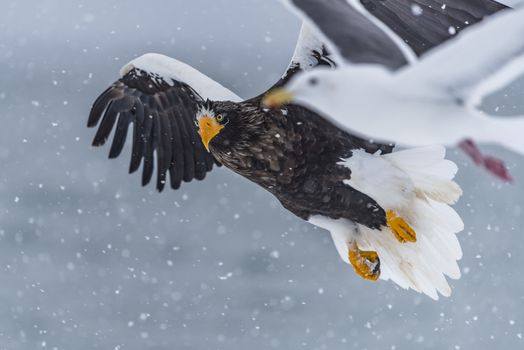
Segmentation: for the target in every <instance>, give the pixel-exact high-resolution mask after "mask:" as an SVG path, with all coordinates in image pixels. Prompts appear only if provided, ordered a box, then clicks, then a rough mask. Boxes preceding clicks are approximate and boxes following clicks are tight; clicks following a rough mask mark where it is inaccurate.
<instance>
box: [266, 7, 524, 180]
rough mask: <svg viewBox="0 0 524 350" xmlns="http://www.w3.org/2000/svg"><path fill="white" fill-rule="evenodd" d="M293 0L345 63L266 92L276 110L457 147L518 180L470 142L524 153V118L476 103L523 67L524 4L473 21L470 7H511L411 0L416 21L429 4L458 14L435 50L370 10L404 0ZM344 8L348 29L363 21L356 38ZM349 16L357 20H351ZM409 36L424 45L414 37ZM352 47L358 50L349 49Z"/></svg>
mask: <svg viewBox="0 0 524 350" xmlns="http://www.w3.org/2000/svg"><path fill="white" fill-rule="evenodd" d="M287 3H288V4H289V5H292V6H293V7H294V8H296V9H297V12H299V14H300V16H302V17H305V18H307V20H309V21H312V22H313V23H314V24H315V25H316V28H317V30H318V31H320V32H321V33H322V35H323V38H324V40H326V42H327V43H329V44H330V46H329V49H330V50H332V51H333V52H338V53H339V56H340V60H342V61H343V62H342V63H340V62H338V61H337V63H339V64H338V69H336V70H331V71H326V70H315V71H312V72H308V73H307V74H299V75H297V76H296V77H294V79H292V80H291V81H290V82H289V83H288V84H287V85H286V86H285V88H284V89H278V90H275V91H274V92H272V93H270V94H268V96H267V97H266V99H265V104H266V105H268V106H272V107H275V106H279V105H281V104H282V103H285V102H290V101H293V102H294V103H296V104H300V105H302V106H305V107H307V108H310V109H312V110H314V111H316V112H318V113H319V114H321V115H324V116H326V117H328V118H329V119H330V120H331V121H332V122H333V123H335V124H336V125H338V126H339V127H341V128H345V129H346V130H348V131H350V132H352V133H355V134H357V135H360V136H363V137H364V136H366V137H370V138H372V139H373V140H376V141H379V142H388V141H391V140H395V141H396V142H397V143H398V144H399V145H402V146H407V147H413V146H424V145H431V144H443V145H446V146H453V145H456V144H459V147H460V148H461V149H462V150H464V151H465V152H466V153H467V154H468V155H469V156H470V157H471V158H472V159H473V160H474V162H475V163H476V164H478V165H482V166H484V167H485V168H487V169H488V170H489V171H490V172H492V173H493V174H495V175H496V176H498V177H500V178H502V179H503V180H506V181H511V180H512V178H511V176H510V175H509V173H508V171H507V169H506V168H505V166H504V165H503V163H502V162H501V161H499V160H497V159H495V158H493V157H490V156H484V155H482V154H481V153H480V150H479V149H478V147H477V146H476V144H475V142H473V140H475V141H476V142H482V143H495V144H499V145H502V146H504V147H506V148H508V149H510V150H512V151H515V152H518V153H524V139H523V138H522V136H521V133H522V132H523V131H524V119H522V118H495V117H490V116H487V115H485V114H484V113H482V112H480V111H479V110H478V106H479V104H480V102H481V101H482V98H483V97H484V96H486V95H488V94H490V93H492V92H494V91H496V90H498V89H500V88H502V87H504V86H505V85H506V84H509V83H510V82H511V81H512V80H513V79H516V78H517V77H518V74H519V73H521V72H522V69H521V68H522V66H524V64H522V61H523V58H522V54H523V52H522V51H524V48H523V45H522V43H521V41H522V37H523V34H524V31H523V28H524V16H523V15H522V12H523V10H522V9H517V10H515V11H502V12H501V13H498V14H496V15H494V16H491V17H490V18H489V19H488V20H486V21H484V22H483V23H482V24H476V25H474V26H471V24H474V23H473V22H472V21H471V20H470V19H469V17H468V16H467V15H464V12H463V10H464V9H473V8H475V10H478V8H483V7H484V8H486V9H487V12H490V13H494V12H498V11H499V10H502V9H504V8H505V7H504V6H503V5H501V4H498V3H495V2H487V1H460V2H454V1H449V2H447V3H445V4H444V3H443V4H442V6H441V7H437V6H433V7H430V6H426V7H424V6H423V5H422V3H427V2H417V1H412V2H411V13H409V11H408V9H404V11H403V15H404V17H407V18H409V17H410V16H411V18H412V20H411V22H410V23H411V24H412V25H420V24H421V23H424V21H426V20H428V19H431V16H429V15H428V16H424V14H425V13H427V12H428V11H429V12H431V13H433V12H445V13H450V14H451V13H453V14H454V15H457V17H456V18H454V20H453V21H450V22H449V23H448V24H449V26H448V27H446V28H447V29H446V31H445V32H441V35H445V36H448V37H450V38H451V37H452V38H453V39H454V40H450V41H447V42H446V43H444V44H443V45H440V46H438V47H436V48H434V47H435V46H431V47H428V46H427V45H420V46H417V45H411V42H410V41H408V40H406V39H405V37H403V36H402V34H403V32H402V30H406V31H407V30H409V29H410V27H406V26H399V27H394V26H391V23H390V20H391V18H393V16H388V17H386V18H385V19H383V18H380V17H379V18H377V17H375V16H373V14H375V13H374V11H375V12H379V13H385V12H386V11H388V10H389V11H390V10H391V9H392V8H396V7H397V6H400V7H401V6H402V5H399V4H398V3H397V2H396V1H369V2H364V3H361V2H358V1H352V0H349V1H346V0H341V1H339V0H328V1H327V2H326V3H325V4H323V3H321V2H319V1H315V0H304V1H291V0H290V1H287ZM433 5H435V4H433ZM405 6H407V4H405ZM342 10H343V11H346V13H345V17H344V18H346V19H348V20H347V23H348V26H346V27H351V24H352V25H353V26H357V27H358V28H359V31H358V35H357V34H355V35H353V36H350V34H349V33H345V32H344V33H340V31H341V30H340V29H339V28H343V27H344V25H343V23H342V22H341V23H337V22H336V19H337V18H338V17H340V13H341V11H342ZM351 16H353V17H354V20H352V21H351V23H349V22H350V21H349V18H350V17H351ZM333 18H334V19H335V20H333ZM381 21H382V22H381ZM435 21H437V20H435ZM357 23H358V24H357ZM464 24H468V25H470V27H468V26H466V28H463V29H465V30H463V31H461V32H460V33H459V30H458V29H459V28H458V26H464ZM388 26H389V27H392V28H395V29H397V30H392V29H390V28H389V27H388ZM399 28H400V29H399ZM350 30H351V31H352V32H353V33H355V32H356V31H355V30H354V28H350V29H347V31H350ZM501 33H504V34H503V37H504V40H501ZM346 38H347V41H346V40H344V39H346ZM411 40H413V41H414V42H417V43H419V42H420V43H423V42H422V41H419V40H418V39H417V38H413V39H411ZM348 43H349V44H348ZM348 45H349V46H348ZM351 47H358V48H359V50H356V51H357V52H356V53H355V52H352V51H351V50H350V48H351ZM431 48H434V49H433V50H430V49H431ZM428 51H429V52H428Z"/></svg>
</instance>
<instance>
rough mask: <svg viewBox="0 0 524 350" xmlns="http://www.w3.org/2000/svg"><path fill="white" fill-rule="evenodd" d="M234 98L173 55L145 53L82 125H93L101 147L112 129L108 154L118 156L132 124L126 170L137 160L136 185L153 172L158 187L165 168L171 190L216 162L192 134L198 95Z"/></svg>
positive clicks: (202, 174) (163, 180) (199, 176)
mask: <svg viewBox="0 0 524 350" xmlns="http://www.w3.org/2000/svg"><path fill="white" fill-rule="evenodd" d="M207 98H209V99H213V100H233V101H240V100H241V98H240V97H238V96H237V95H235V94H234V93H232V92H231V91H229V90H228V89H226V88H224V87H223V86H221V85H220V84H218V83H217V82H215V81H213V80H212V79H210V78H208V77H207V76H205V75H203V74H202V73H200V72H199V71H197V70H195V69H194V68H192V67H190V66H188V65H186V64H184V63H182V62H179V61H177V60H175V59H172V58H169V57H166V56H163V55H158V54H147V55H144V56H141V57H139V58H137V59H135V60H133V61H131V62H130V63H129V64H127V65H126V66H125V67H124V68H122V70H121V78H120V79H119V80H117V81H116V82H114V83H113V84H112V85H111V86H110V87H109V88H108V89H107V90H106V91H104V92H103V93H102V94H101V95H100V96H99V97H98V98H97V100H96V101H95V102H94V104H93V107H92V109H91V113H90V115H89V120H88V126H89V127H95V126H97V125H99V126H98V131H97V133H96V135H95V137H94V140H93V145H94V146H101V145H103V144H104V143H105V142H106V141H107V139H108V138H109V135H110V133H111V131H112V129H113V128H114V127H115V125H116V128H115V132H114V137H113V142H112V145H111V149H110V151H109V158H116V157H118V156H119V155H120V153H121V151H122V149H123V147H124V144H125V141H126V137H127V133H128V129H129V125H130V124H133V142H132V153H131V163H130V167H129V172H130V173H133V172H135V171H136V170H138V169H139V167H140V164H141V163H143V172H142V185H144V186H145V185H147V184H148V183H149V182H150V180H151V178H152V176H153V172H154V167H155V160H154V158H155V156H154V154H155V153H156V166H157V185H156V187H157V189H158V190H159V191H162V190H163V189H164V186H165V183H166V177H167V173H168V172H169V177H170V183H171V187H172V188H173V189H177V188H179V187H180V185H181V183H182V181H185V182H189V181H191V180H193V179H198V180H202V179H204V177H205V176H206V173H207V172H209V171H211V169H212V168H213V165H214V164H215V163H216V160H215V159H214V158H213V156H212V155H211V154H210V153H208V152H207V151H206V149H205V148H204V146H203V144H202V142H201V141H200V138H199V136H198V134H197V131H196V127H195V124H194V117H195V115H196V111H197V108H198V103H199V102H202V101H203V100H204V99H207Z"/></svg>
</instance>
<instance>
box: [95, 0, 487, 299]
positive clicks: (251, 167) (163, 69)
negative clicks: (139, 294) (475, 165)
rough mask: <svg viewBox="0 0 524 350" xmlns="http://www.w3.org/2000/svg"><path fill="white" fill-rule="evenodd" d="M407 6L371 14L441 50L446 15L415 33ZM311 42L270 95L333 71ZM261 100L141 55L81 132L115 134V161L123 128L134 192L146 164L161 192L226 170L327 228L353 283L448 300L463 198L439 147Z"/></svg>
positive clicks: (307, 34) (330, 57)
mask: <svg viewBox="0 0 524 350" xmlns="http://www.w3.org/2000/svg"><path fill="white" fill-rule="evenodd" d="M364 2H366V1H364ZM410 2H411V1H408V0H397V3H398V4H399V5H403V6H400V7H394V8H393V9H392V10H390V11H389V12H387V13H385V14H384V15H381V14H380V13H379V14H377V15H378V17H379V18H380V17H383V16H386V17H388V18H393V19H392V20H391V22H390V24H389V25H391V28H397V25H399V26H400V27H401V28H405V29H406V31H405V37H404V38H405V40H406V41H407V42H408V43H409V44H410V45H412V47H413V48H414V49H420V50H426V49H427V48H429V47H432V46H435V45H439V44H440V43H442V42H443V41H445V40H446V39H447V38H446V37H445V36H442V35H441V34H440V33H441V32H442V31H443V30H444V29H443V28H442V25H444V26H447V23H448V22H449V21H451V20H453V18H454V17H453V16H451V15H450V14H448V13H447V12H439V13H437V14H436V15H433V14H431V15H430V16H429V18H425V16H426V15H425V14H424V13H423V14H421V16H419V18H420V19H423V18H425V20H424V21H423V22H421V24H423V27H421V28H417V27H416V26H415V27H413V28H408V27H405V22H404V20H402V19H401V17H395V16H397V15H398V16H403V11H404V10H405V7H406V4H408V3H410ZM433 2H435V3H439V4H440V5H439V6H443V5H444V1H443V0H433ZM454 2H455V1H449V0H446V1H445V3H448V4H449V3H454ZM456 2H457V3H461V1H456ZM473 9H474V10H475V11H473V12H472V13H474V15H469V12H467V11H466V12H464V14H463V15H464V16H468V18H470V17H471V19H470V20H471V22H472V23H474V22H477V21H479V20H481V19H482V17H483V16H484V15H488V14H491V13H492V11H494V10H493V9H492V8H480V7H479V8H477V7H473ZM427 14H428V15H429V12H427ZM439 23H442V25H441V24H439ZM314 33H315V30H314V29H313V28H312V27H310V24H308V23H305V24H304V25H303V27H302V30H301V32H300V36H299V39H298V42H297V46H296V49H295V53H294V55H293V57H292V59H291V63H290V65H289V67H288V69H287V70H286V72H285V74H284V75H283V77H282V78H281V79H280V80H279V81H278V82H276V83H275V85H274V86H273V87H272V88H278V87H282V86H284V85H285V84H286V83H288V82H289V80H290V79H293V78H294V77H295V76H296V75H297V74H298V73H299V72H302V71H309V70H317V69H322V67H324V68H331V69H332V68H333V67H334V66H335V65H336V62H335V60H337V59H338V58H337V57H338V53H335V54H330V52H329V51H328V50H327V48H326V46H325V45H324V44H323V40H322V38H319V37H318V36H317V35H315V34H314ZM415 39H416V40H415ZM357 49H358V47H357ZM264 96H265V93H264V94H261V95H259V96H255V97H252V98H249V99H242V98H241V97H239V96H238V95H236V94H235V93H234V92H232V91H230V90H228V89H227V88H225V87H224V86H222V85H220V84H219V83H218V82H216V81H213V80H212V79H210V78H209V77H207V76H206V75H204V74H203V73H201V72H199V71H197V70H196V69H194V68H192V67H191V66H189V65H187V64H185V63H183V62H180V61H178V60H176V59H173V58H169V57H167V56H164V55H160V54H146V55H143V56H141V57H138V58H136V59H134V60H132V61H131V62H129V63H128V64H126V65H125V66H124V67H123V68H122V69H121V71H120V78H119V79H118V80H116V81H115V82H114V83H113V84H111V85H110V86H109V87H108V88H107V89H106V90H105V91H104V92H103V93H102V94H101V95H100V96H99V97H98V98H97V99H96V101H95V102H94V104H93V106H92V109H91V112H90V115H89V119H88V123H87V124H88V126H89V127H95V126H98V130H97V132H96V134H95V136H94V140H93V145H94V146H101V145H104V144H105V143H106V142H107V141H108V139H109V137H110V134H111V133H112V130H114V136H113V141H112V143H111V147H110V150H109V157H110V158H116V157H118V156H119V155H120V154H121V153H122V151H123V148H124V145H125V141H126V138H127V134H128V132H130V131H129V128H130V125H131V124H133V129H132V132H130V133H132V135H133V136H132V142H131V143H132V149H131V161H130V167H129V171H130V173H133V172H135V171H137V170H138V169H139V168H140V166H141V165H142V185H144V186H145V185H147V184H148V183H149V182H150V181H151V179H152V178H153V175H154V172H155V167H156V188H157V189H158V190H159V191H162V190H163V189H164V188H165V187H166V185H167V184H168V183H169V185H170V187H171V188H173V189H178V188H179V187H180V186H181V184H182V183H183V182H189V181H192V180H194V179H197V180H203V179H204V178H205V177H206V174H207V173H208V172H209V171H211V170H212V169H213V168H214V167H215V166H220V165H222V166H225V167H227V168H229V169H231V170H232V171H234V172H235V173H237V174H240V175H241V176H243V177H245V178H247V179H249V180H250V181H252V182H254V183H255V184H258V185H259V186H261V187H262V188H264V189H266V190H267V191H269V192H270V193H271V194H273V195H274V196H275V197H276V198H277V199H278V200H279V201H280V203H281V204H282V206H283V207H284V208H286V209H287V210H288V211H290V212H291V213H293V214H294V215H296V216H298V217H299V218H302V219H304V220H307V221H308V222H310V223H312V224H314V225H317V226H319V227H320V228H324V229H326V230H328V231H330V233H331V236H332V238H333V240H334V243H335V246H336V248H337V251H338V252H339V254H340V257H341V258H342V260H343V261H345V262H346V263H348V264H350V265H351V266H352V267H353V269H354V271H355V272H356V273H357V274H358V275H359V276H361V277H362V278H364V279H366V280H370V281H376V280H378V279H379V278H380V279H383V280H388V279H391V280H392V281H394V282H395V283H397V284H398V285H400V286H401V287H403V288H412V289H414V290H416V291H418V292H422V293H425V294H427V295H428V296H430V297H432V298H434V299H437V298H438V293H440V294H441V295H444V296H448V295H450V293H451V288H450V286H449V284H448V282H447V280H446V277H445V276H448V277H450V278H455V279H456V278H459V277H460V270H459V267H458V264H457V260H458V259H460V257H461V255H462V251H461V247H460V244H459V242H458V240H457V237H456V233H458V232H460V231H461V230H462V229H463V227H464V226H463V223H462V220H461V218H460V216H459V215H458V214H457V213H456V212H455V211H454V210H453V209H452V208H451V205H452V204H453V203H455V202H456V201H457V200H458V198H459V197H460V196H461V194H462V191H461V189H460V187H459V186H458V185H457V184H456V183H455V182H454V181H453V178H454V176H455V174H456V172H457V167H456V165H455V164H454V163H453V162H451V161H449V160H446V159H445V148H444V147H442V146H429V147H422V148H414V149H407V150H401V151H397V150H396V149H395V146H394V145H393V144H391V143H380V142H376V141H370V140H369V138H368V137H360V136H357V135H356V134H353V133H351V132H348V131H347V130H346V129H345V128H341V127H340V126H338V125H337V124H336V123H333V122H332V121H331V120H330V119H329V118H325V117H323V116H322V115H320V114H318V113H316V112H314V111H312V110H310V109H308V108H304V107H302V106H299V105H295V104H290V105H288V106H286V107H283V108H279V109H267V108H264V107H263V106H262V104H261V102H262V99H263V98H264Z"/></svg>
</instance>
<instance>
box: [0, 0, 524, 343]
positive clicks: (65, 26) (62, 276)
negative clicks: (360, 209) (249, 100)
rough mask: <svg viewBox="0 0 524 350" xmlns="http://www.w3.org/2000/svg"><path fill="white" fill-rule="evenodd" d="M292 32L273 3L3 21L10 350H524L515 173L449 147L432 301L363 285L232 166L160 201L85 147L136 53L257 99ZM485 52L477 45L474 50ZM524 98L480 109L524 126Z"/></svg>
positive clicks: (0, 199)
mask: <svg viewBox="0 0 524 350" xmlns="http://www.w3.org/2000/svg"><path fill="white" fill-rule="evenodd" d="M299 26H300V23H299V22H298V21H297V20H296V19H295V18H294V17H293V16H292V15H290V14H289V13H288V12H286V10H285V9H284V8H283V7H282V6H281V5H280V4H279V3H278V2H277V1H268V0H196V1H195V0H193V1H181V0H176V1H175V0H171V1H160V0H158V1H151V2H149V3H148V5H147V6H144V2H143V1H124V0H118V1H117V0H111V1H102V0H96V1H89V2H87V1H79V0H71V1H67V2H66V1H59V0H40V1H14V0H7V1H4V3H3V9H2V11H1V12H0V77H1V78H0V106H1V108H0V121H1V123H2V127H1V128H0V283H1V285H2V287H1V288H0V314H1V315H3V316H2V317H1V318H0V350H7V349H28V350H33V349H39V348H42V349H60V350H62V349H120V350H124V349H125V350H127V349H129V350H135V349H136V350H138V349H158V350H160V349H162V350H164V349H166V350H167V349H228V350H229V349H247V348H249V349H253V350H256V349H272V348H275V349H279V348H281V349H406V348H417V349H472V348H476V349H493V348H506V349H517V348H522V347H523V346H524V340H523V339H522V338H523V337H524V278H523V277H522V266H524V257H523V256H522V254H521V252H522V251H523V243H524V237H523V227H524V216H523V215H524V213H523V210H524V208H523V199H522V198H524V187H523V184H524V160H523V159H522V157H519V156H518V155H516V154H512V153H510V152H508V151H505V150H503V149H501V148H498V147H489V146H485V147H484V149H486V150H487V151H490V152H492V153H493V154H495V155H498V156H500V157H503V158H504V159H505V160H506V161H507V163H508V165H509V167H510V168H511V171H512V173H513V175H514V176H515V177H516V179H517V180H516V182H515V184H513V185H507V184H502V183H500V182H498V181H497V180H495V179H493V178H491V177H489V176H488V175H486V174H485V173H484V172H483V171H481V170H480V169H477V168H475V167H473V166H472V165H471V163H470V162H469V161H468V160H467V159H466V158H465V156H464V155H462V154H461V153H460V152H457V151H456V150H455V149H450V150H449V156H450V158H452V159H453V160H454V161H456V162H457V163H458V164H459V167H460V172H459V175H458V182H459V183H460V184H461V185H462V187H463V189H464V193H465V194H464V196H463V198H462V199H461V201H460V203H459V204H458V205H457V210H458V211H459V213H460V214H461V215H462V217H463V218H464V221H465V224H466V229H465V230H464V232H463V233H461V234H460V240H461V243H462V246H463V250H464V258H463V260H462V261H461V262H460V266H461V269H462V271H463V277H462V279H460V280H459V281H452V286H453V295H452V297H451V298H449V299H444V300H440V301H438V302H434V301H432V300H430V299H429V298H427V297H425V296H422V295H419V294H417V293H414V292H411V291H404V290H399V289H398V288H397V287H396V286H395V285H393V284H392V283H391V282H384V281H381V282H378V283H376V284H370V283H366V282H365V281H362V280H360V279H359V278H357V277H356V276H355V274H354V273H353V271H352V270H351V268H350V267H349V266H347V265H345V264H344V263H343V262H341V261H340V260H339V257H338V255H337V253H336V251H335V249H334V247H333V246H332V243H331V240H330V238H329V236H328V234H327V233H325V232H323V231H320V230H317V229H315V228H313V227H312V226H310V225H308V224H307V223H304V222H302V221H301V220H299V219H297V218H295V217H293V216H292V215H291V214H289V213H287V212H286V211H284V210H283V209H282V208H281V207H280V205H279V204H278V203H277V202H276V201H275V199H273V198H272V197H271V196H270V195H269V194H267V193H265V192H264V191H263V190H261V189H259V188H258V187H256V186H255V185H254V184H251V183H249V182H248V181H246V180H244V179H242V178H240V177H238V176H236V175H235V174H233V173H232V172H229V171H227V170H226V169H218V170H216V171H214V172H213V173H211V174H210V175H209V177H208V179H207V180H206V181H204V182H197V183H191V184H186V185H184V186H183V188H182V189H181V190H180V191H177V192H173V191H165V192H164V193H162V194H158V193H156V192H155V191H154V188H153V187H152V186H150V187H147V188H141V187H140V185H139V183H140V176H139V175H131V176H130V175H127V173H126V171H127V167H128V161H129V158H128V157H129V147H128V148H127V150H125V151H124V153H123V156H121V159H118V160H115V161H109V160H107V152H108V149H107V148H104V149H93V148H91V147H90V142H91V138H92V136H93V135H94V131H93V130H88V129H86V128H85V124H86V120H87V114H88V112H89V108H90V105H91V103H92V101H93V100H94V98H96V96H97V95H98V94H99V93H100V92H101V91H102V90H104V89H105V88H106V86H107V85H108V84H109V83H111V82H112V81H113V80H115V79H116V78H117V76H118V75H117V74H118V70H119V69H120V67H121V66H122V65H123V64H125V63H126V62H127V61H129V60H130V59H132V58H133V57H135V56H137V55H140V54H143V53H146V52H160V53H164V54H168V55H170V56H173V57H176V58H177V59H180V60H183V61H185V62H187V63H189V64H191V65H193V66H194V67H196V68H198V69H200V70H201V71H202V72H204V73H206V74H208V75H210V76H211V77H213V78H215V79H217V80H218V81H220V82H221V83H223V84H224V85H226V86H227V87H229V88H231V89H232V90H234V91H236V92H238V93H239V94H240V95H241V96H246V97H247V96H252V95H254V94H257V93H260V92H262V91H264V90H265V89H266V88H267V87H268V86H270V85H271V84H272V83H273V82H275V81H276V79H278V77H279V76H280V75H281V74H282V72H283V71H284V69H285V67H286V66H287V63H288V61H289V59H290V57H291V53H292V52H293V49H294V43H295V40H296V36H297V34H298V30H299ZM479 44H482V43H479ZM523 91H524V84H523V83H522V82H518V83H516V84H515V85H513V86H512V87H510V88H508V89H506V90H505V91H503V92H501V93H499V94H497V95H496V96H492V97H490V98H489V99H488V100H487V101H486V105H485V108H486V109H487V110H490V111H493V110H498V113H500V114H519V113H520V114H524V103H523V102H522V101H524V99H523V97H524V93H523Z"/></svg>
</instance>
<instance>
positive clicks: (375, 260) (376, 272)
mask: <svg viewBox="0 0 524 350" xmlns="http://www.w3.org/2000/svg"><path fill="white" fill-rule="evenodd" d="M348 256H349V262H350V263H351V265H353V268H354V269H355V272H356V273H357V275H359V276H360V277H362V278H363V279H365V280H368V281H376V280H378V278H379V277H380V259H379V257H378V254H377V253H376V252H373V251H362V250H360V249H359V248H358V246H357V243H356V242H353V244H352V245H351V246H350V247H349V253H348Z"/></svg>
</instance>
